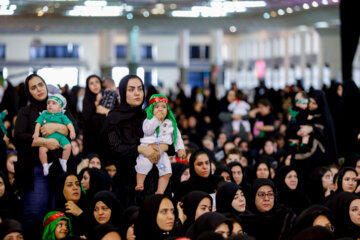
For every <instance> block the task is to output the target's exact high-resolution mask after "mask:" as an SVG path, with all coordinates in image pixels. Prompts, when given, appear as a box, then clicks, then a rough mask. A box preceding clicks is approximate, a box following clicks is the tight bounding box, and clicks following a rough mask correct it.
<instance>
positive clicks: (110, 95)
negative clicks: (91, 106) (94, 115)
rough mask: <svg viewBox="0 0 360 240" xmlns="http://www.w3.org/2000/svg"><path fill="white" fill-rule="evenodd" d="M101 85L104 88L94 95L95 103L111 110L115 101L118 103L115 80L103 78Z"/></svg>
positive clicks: (118, 97)
mask: <svg viewBox="0 0 360 240" xmlns="http://www.w3.org/2000/svg"><path fill="white" fill-rule="evenodd" d="M103 87H104V88H105V90H104V91H102V92H100V93H98V94H97V95H96V101H95V105H96V106H98V105H101V106H103V107H106V108H107V109H110V110H111V109H113V108H114V107H115V105H116V104H117V103H120V96H119V94H118V93H117V92H116V87H115V82H114V80H112V79H111V78H106V79H105V80H104V82H103Z"/></svg>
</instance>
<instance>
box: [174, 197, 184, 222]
mask: <svg viewBox="0 0 360 240" xmlns="http://www.w3.org/2000/svg"><path fill="white" fill-rule="evenodd" d="M182 204H183V203H182V202H178V204H177V205H176V208H177V210H178V213H179V214H178V215H179V219H180V221H181V223H182V224H184V222H185V221H186V215H185V214H184V211H183V209H182V207H181V206H182Z"/></svg>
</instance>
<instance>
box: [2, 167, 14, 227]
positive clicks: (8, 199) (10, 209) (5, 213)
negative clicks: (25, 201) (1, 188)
mask: <svg viewBox="0 0 360 240" xmlns="http://www.w3.org/2000/svg"><path fill="white" fill-rule="evenodd" d="M0 178H2V180H3V182H4V185H5V192H4V195H3V196H2V197H0V214H1V217H2V220H4V219H5V218H13V219H18V217H19V206H18V204H17V203H18V201H17V199H16V197H15V195H14V194H13V193H12V192H11V187H10V183H9V180H8V178H7V177H6V176H5V174H4V173H3V172H1V171H0Z"/></svg>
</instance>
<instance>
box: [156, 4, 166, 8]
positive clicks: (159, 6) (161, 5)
mask: <svg viewBox="0 0 360 240" xmlns="http://www.w3.org/2000/svg"><path fill="white" fill-rule="evenodd" d="M155 7H156V8H164V4H162V3H157V4H155Z"/></svg>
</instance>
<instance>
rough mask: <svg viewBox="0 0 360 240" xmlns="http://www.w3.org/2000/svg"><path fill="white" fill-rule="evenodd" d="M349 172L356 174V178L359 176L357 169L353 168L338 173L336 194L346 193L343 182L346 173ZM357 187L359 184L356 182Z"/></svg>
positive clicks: (345, 168) (343, 169)
mask: <svg viewBox="0 0 360 240" xmlns="http://www.w3.org/2000/svg"><path fill="white" fill-rule="evenodd" d="M349 171H351V172H354V173H355V175H356V176H357V175H358V174H357V172H356V170H355V168H353V167H344V168H342V169H340V171H339V172H338V180H337V189H336V192H343V191H344V189H343V186H342V180H343V178H344V175H345V173H346V172H349ZM357 185H358V183H357V182H356V186H357ZM355 189H356V187H355Z"/></svg>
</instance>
